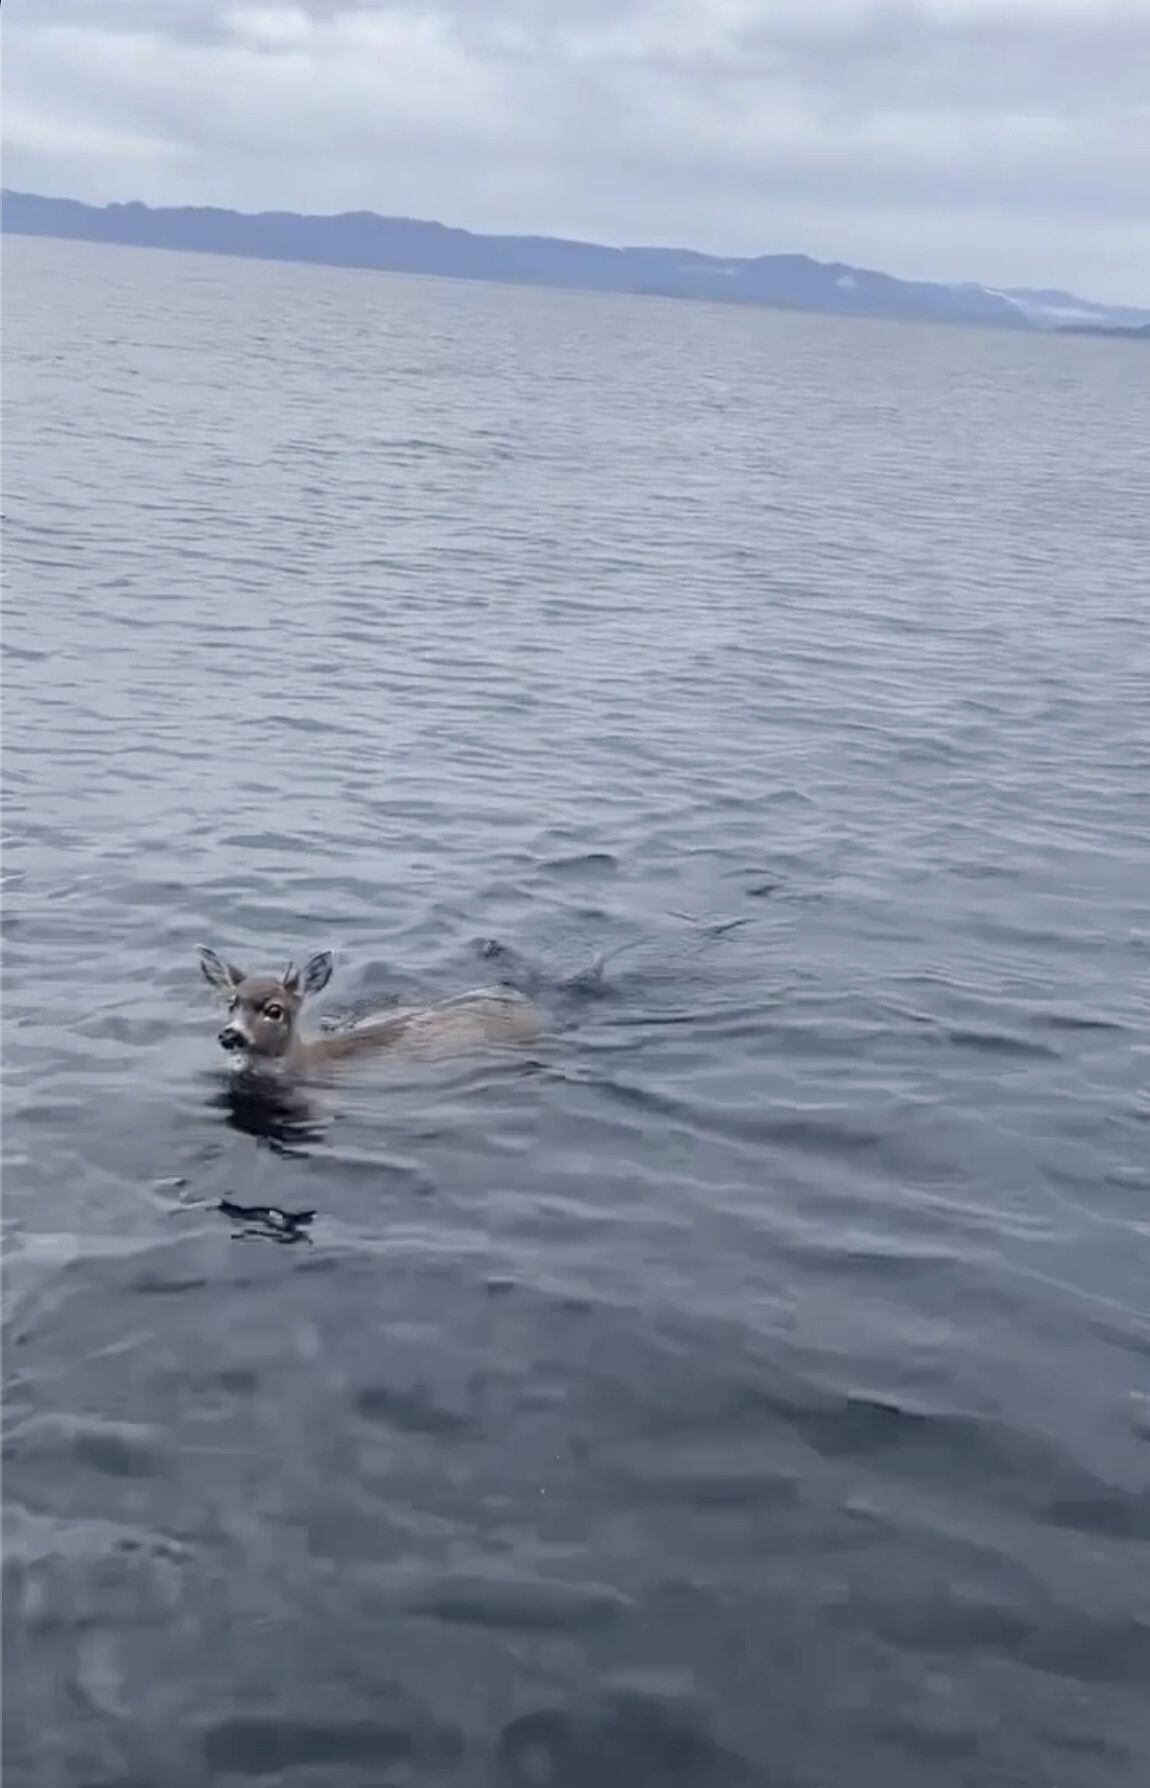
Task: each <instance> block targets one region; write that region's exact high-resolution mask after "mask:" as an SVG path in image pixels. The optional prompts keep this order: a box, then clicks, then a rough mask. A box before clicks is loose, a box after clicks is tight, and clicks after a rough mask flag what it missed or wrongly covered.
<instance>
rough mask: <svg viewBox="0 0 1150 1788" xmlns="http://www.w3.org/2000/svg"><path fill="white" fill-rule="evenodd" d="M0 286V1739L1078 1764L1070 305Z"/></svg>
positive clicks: (1079, 1450) (1122, 508)
mask: <svg viewBox="0 0 1150 1788" xmlns="http://www.w3.org/2000/svg"><path fill="white" fill-rule="evenodd" d="M5 263H6V266H5V279H6V294H5V297H6V309H5V320H6V330H5V335H6V342H5V346H6V355H7V377H6V436H5V449H6V452H5V493H4V494H5V512H6V578H7V595H6V613H5V650H6V672H5V697H6V700H5V714H4V745H5V754H4V755H5V765H4V768H5V777H6V786H7V800H6V829H7V838H8V842H7V847H6V852H5V864H4V869H5V875H6V878H7V881H6V887H5V932H6V945H5V975H6V988H7V992H6V1011H5V1022H6V1049H5V1053H6V1060H7V1074H8V1087H7V1104H6V1125H5V1147H6V1169H5V1182H4V1194H5V1197H4V1221H5V1232H6V1242H7V1297H6V1308H5V1318H4V1320H5V1331H4V1333H5V1359H4V1367H5V1380H6V1414H7V1452H6V1470H5V1482H4V1495H5V1505H6V1516H7V1523H8V1526H7V1558H6V1572H7V1584H6V1588H7V1593H6V1598H5V1623H6V1658H5V1675H6V1684H5V1686H6V1698H5V1721H6V1732H5V1745H6V1763H7V1774H6V1778H5V1780H6V1785H7V1788H57V1785H59V1788H202V1785H205V1784H213V1785H214V1784H217V1783H218V1784H240V1783H243V1782H248V1781H253V1782H269V1783H276V1784H283V1785H284V1788H412V1785H416V1784H418V1785H423V1784H435V1785H437V1788H438V1785H444V1788H484V1785H495V1784H499V1785H507V1788H528V1785H530V1788H719V1785H722V1788H727V1785H728V1784H729V1785H740V1788H749V1785H751V1784H755V1785H759V1788H767V1785H777V1788H934V1785H938V1788H959V1785H962V1788H1000V1785H1002V1784H1020V1785H1023V1784H1024V1785H1025V1788H1094V1785H1096V1784H1098V1785H1101V1784H1106V1785H1110V1784H1131V1785H1133V1784H1141V1783H1142V1782H1143V1781H1144V1780H1145V1779H1146V1774H1147V1769H1148V1766H1150V1713H1148V1711H1147V1709H1148V1706H1150V1697H1148V1690H1150V1567H1148V1558H1150V1548H1148V1545H1147V1541H1148V1540H1150V1488H1148V1485H1150V1471H1148V1465H1150V1447H1148V1444H1147V1443H1148V1441H1150V1323H1148V1321H1147V1307H1148V1303H1150V1299H1148V1295H1147V1284H1148V1268H1150V1175H1148V1171H1147V1122H1146V1120H1147V1115H1148V1113H1147V1106H1146V1104H1145V1102H1144V1101H1143V1093H1142V1090H1141V1089H1143V1088H1144V1086H1145V1080H1146V1066H1147V1060H1148V1055H1147V1046H1148V1041H1150V1028H1148V1016H1150V1014H1148V999H1147V995H1148V987H1150V975H1148V970H1150V952H1148V945H1150V614H1148V608H1150V596H1148V574H1147V566H1148V564H1150V500H1148V492H1147V475H1146V458H1145V448H1146V443H1147V440H1148V439H1150V362H1148V361H1147V360H1146V358H1145V356H1144V353H1143V351H1142V350H1140V349H1139V348H1138V346H1137V345H1136V344H1125V343H1107V342H1101V341H1088V340H1072V339H1064V340H1058V339H1051V338H1037V339H1036V338H1030V337H1024V338H1021V339H1019V338H1017V337H1014V336H1008V335H1002V336H999V335H993V334H989V333H986V334H981V333H976V332H973V331H969V332H964V331H960V330H943V329H930V328H917V329H916V328H913V327H902V326H894V325H891V326H887V325H878V324H875V325H871V324H861V323H859V324H850V323H842V324H840V323H836V322H831V321H826V320H821V319H816V318H803V317H797V316H786V315H778V314H769V313H765V312H758V311H740V310H733V309H722V308H709V307H704V306H690V305H676V304H672V303H660V302H657V301H643V300H638V299H636V300H620V301H616V300H610V299H602V298H587V297H580V296H577V295H556V294H548V293H540V292H535V291H525V290H504V289H496V288H480V287H476V286H468V285H462V284H460V285H451V284H440V283H437V282H434V281H418V280H404V279H398V278H385V277H374V276H371V275H362V274H353V273H345V272H338V271H326V270H317V269H302V268H291V267H275V266H264V265H258V264H246V263H242V262H228V261H225V260H208V259H200V258H195V257H190V256H188V257H180V256H174V255H173V256H164V255H157V254H151V253H143V252H137V251H131V250H118V249H103V248H92V247H80V246H74V245H64V244H57V243H33V242H25V241H20V240H13V239H8V240H7V241H6V243H5ZM201 941H202V942H207V943H210V944H212V945H213V946H215V947H216V948H217V949H218V950H220V951H221V952H225V953H226V954H228V955H229V956H231V957H234V958H236V959H238V960H239V961H240V962H241V964H242V965H243V966H245V967H251V968H275V967H278V966H280V965H281V964H282V963H283V962H284V960H285V959H286V958H287V957H289V956H294V957H295V958H296V959H297V960H298V959H299V958H300V957H301V955H303V954H304V953H306V952H308V951H310V950H313V949H319V948H321V947H323V946H326V945H333V946H334V947H335V948H336V950H337V952H338V956H339V970H338V974H337V977H336V980H335V981H334V982H333V984H332V986H331V988H329V989H328V991H327V993H326V994H324V995H322V996H321V997H320V1000H319V1002H318V1006H319V1011H318V1012H317V1014H316V1019H315V1020H314V1021H313V1022H318V1021H319V1018H320V1016H321V1015H323V1014H332V1013H334V1014H335V1015H336V1016H337V1017H338V1016H339V1015H340V1014H343V1015H345V1016H346V1015H347V1014H348V1013H361V1012H363V1011H366V1010H369V1009H376V1008H378V1009H380V1010H386V1009H387V1006H388V1003H389V1002H391V1001H393V1000H394V999H396V998H397V997H398V998H403V999H406V998H407V997H409V996H411V995H417V996H424V995H429V994H431V995H441V994H447V993H451V992H455V991H460V990H462V989H465V988H468V987H472V986H475V985H477V984H483V983H484V982H491V981H497V982H498V981H507V982H509V983H510V984H512V985H514V986H518V987H520V988H522V989H524V990H526V991H528V992H530V993H531V995H532V996H533V997H534V998H535V999H536V1000H537V1001H538V1003H539V1006H540V1009H541V1011H542V1012H543V1013H544V1017H545V1035H544V1038H543V1040H542V1042H541V1043H540V1045H539V1047H538V1048H536V1049H532V1050H529V1051H527V1052H521V1053H519V1054H517V1055H514V1056H511V1055H508V1054H502V1055H490V1056H485V1057H476V1058H471V1059H465V1060H462V1061H458V1062H448V1063H440V1064H425V1065H418V1064H415V1065H412V1064H409V1065H407V1066H404V1065H402V1064H398V1063H393V1062H392V1063H386V1062H383V1063H377V1064H376V1065H375V1066H374V1067H372V1068H369V1069H366V1070H360V1071H358V1072H357V1073H356V1074H355V1075H354V1076H353V1077H352V1078H351V1079H349V1080H348V1081H347V1082H346V1083H345V1084H343V1085H342V1086H340V1087H338V1088H337V1089H334V1090H328V1091H323V1092H321V1093H315V1094H313V1095H311V1096H310V1103H307V1104H303V1103H295V1104H293V1103H291V1102H290V1101H288V1102H280V1103H279V1104H276V1103H274V1102H272V1101H270V1100H261V1099H258V1098H256V1097H254V1096H253V1095H250V1094H246V1093H243V1092H242V1091H241V1090H240V1083H239V1082H236V1081H232V1082H229V1081H228V1080H227V1078H226V1076H225V1074H224V1071H223V1070H224V1063H223V1058H222V1054H221V1052H220V1051H219V1050H218V1048H217V1047H216V1044H215V1032H216V1029H217V1027H218V1023H219V1018H218V1014H217V1012H216V1009H215V1008H214V1007H213V1005H212V1001H211V997H210V995H209V993H208V990H207V989H206V988H205V987H204V986H203V985H202V983H201V982H200V980H199V976H198V972H197V966H196V960H195V945H196V944H197V943H199V942H201ZM1140 1101H1143V1102H1140ZM221 1198H231V1199H233V1200H238V1201H240V1202H246V1203H263V1204H270V1205H275V1206H279V1207H283V1208H286V1209H289V1210H292V1211H296V1210H306V1209H310V1210H314V1212H315V1217H314V1220H313V1222H312V1224H311V1226H310V1228H309V1229H307V1230H306V1232H301V1239H300V1240H299V1241H298V1243H296V1244H295V1245H291V1246H286V1245H279V1243H278V1242H277V1241H276V1235H277V1233H280V1232H276V1231H274V1230H269V1229H268V1228H267V1227H266V1226H264V1225H261V1224H260V1223H259V1222H258V1221H254V1220H248V1221H245V1220H243V1219H229V1218H228V1217H227V1216H225V1215H224V1214H222V1213H221V1212H220V1211H219V1209H218V1204H219V1201H220V1199H221Z"/></svg>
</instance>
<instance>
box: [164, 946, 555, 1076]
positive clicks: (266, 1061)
mask: <svg viewBox="0 0 1150 1788" xmlns="http://www.w3.org/2000/svg"><path fill="white" fill-rule="evenodd" d="M199 956H200V969H201V972H202V974H203V976H204V979H205V980H206V981H207V983H208V985H209V986H210V987H211V988H212V989H213V990H214V991H215V992H217V993H219V994H221V995H222V996H223V998H224V999H225V1000H226V1002H227V1010H228V1018H227V1023H226V1024H225V1025H224V1027H223V1029H222V1030H221V1031H220V1033H219V1043H220V1047H221V1048H222V1049H225V1050H226V1051H227V1052H228V1054H229V1055H231V1056H232V1057H233V1059H234V1062H235V1066H236V1067H237V1068H239V1069H247V1070H252V1071H257V1072H272V1073H279V1074H289V1075H292V1076H298V1077H308V1076H314V1075H316V1074H318V1073H322V1072H323V1070H325V1069H330V1068H334V1067H339V1066H342V1065H345V1064H347V1063H349V1062H351V1061H353V1060H355V1059H357V1058H359V1057H362V1056H365V1055H370V1054H375V1053H380V1052H388V1051H393V1052H397V1053H399V1054H401V1055H404V1056H422V1057H427V1056H433V1057H434V1056H442V1055H455V1054H459V1053H461V1052H463V1051H466V1050H470V1049H475V1048H480V1047H482V1046H483V1045H485V1044H486V1045H498V1044H515V1043H530V1042H533V1041H534V1040H535V1038H536V1037H537V1035H538V1017H537V1014H536V1011H535V1008H534V1007H533V1006H532V1005H531V1003H530V1001H529V1000H527V999H525V998H524V997H523V995H522V994H519V993H515V992H513V991H512V990H511V989H509V988H499V987H496V988H477V989H475V990H474V991H472V992H470V993H462V994H456V995H455V996H454V997H452V998H450V999H446V1000H440V1001H438V1002H436V1003H434V1004H432V1005H427V1006H407V1007H401V1008H399V1009H398V1010H397V1011H394V1012H390V1013H389V1014H388V1015H387V1017H386V1018H381V1019H375V1020H373V1021H372V1022H370V1023H368V1024H361V1025H356V1026H355V1027H354V1028H353V1029H351V1030H347V1031H342V1032H336V1033H333V1034H329V1035H326V1036H322V1037H313V1038H306V1037H302V1036H301V1035H300V1031H299V1019H300V1012H301V1009H302V1007H303V1004H304V1001H305V1000H306V999H307V998H308V997H309V996H310V995H312V994H316V993H322V992H323V989H324V988H325V987H326V986H327V984H328V982H329V981H330V980H331V976H332V970H333V968H334V966H335V959H334V955H333V952H332V951H331V950H321V951H320V952H319V953H318V955H315V956H312V957H309V959H308V961H307V962H305V963H304V965H303V967H302V968H301V969H298V970H297V969H296V968H295V966H294V964H292V963H289V964H288V966H287V968H286V969H285V970H284V971H283V973H282V974H280V975H249V974H247V973H246V972H245V970H243V969H241V968H237V967H236V965H235V964H234V963H232V962H225V961H224V960H223V959H222V958H221V957H220V956H217V954H216V952H215V951H214V950H209V949H208V948H207V946H206V945H201V946H200V950H199Z"/></svg>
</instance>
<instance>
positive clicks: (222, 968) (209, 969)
mask: <svg viewBox="0 0 1150 1788" xmlns="http://www.w3.org/2000/svg"><path fill="white" fill-rule="evenodd" d="M200 972H201V973H202V975H203V977H204V980H205V981H206V982H207V983H208V986H209V987H214V988H216V989H217V991H218V992H220V993H234V992H235V990H236V988H237V987H238V986H239V984H240V982H241V981H242V980H244V978H245V977H244V971H243V969H238V968H237V967H236V965H235V963H234V962H223V961H221V959H220V958H219V957H218V956H217V955H216V953H215V951H214V950H209V949H208V948H207V946H206V945H205V944H201V945H200Z"/></svg>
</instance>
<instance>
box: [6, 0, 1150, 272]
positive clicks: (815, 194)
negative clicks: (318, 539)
mask: <svg viewBox="0 0 1150 1788" xmlns="http://www.w3.org/2000/svg"><path fill="white" fill-rule="evenodd" d="M3 79H4V108H3V179H4V184H5V185H7V186H10V187H16V188H19V189H21V190H24V191H28V192H40V193H48V194H56V195H60V196H67V197H71V198H79V199H86V200H88V201H90V202H97V203H101V202H106V201H108V200H112V199H131V198H137V199H143V200H144V201H145V202H147V203H149V204H156V205H160V204H215V205H226V206H232V207H234V208H236V209H238V210H260V209H277V208H278V209H288V210H295V211H319V212H331V211H348V210H372V211H379V212H383V213H385V214H389V215H402V216H408V217H425V218H434V219H437V220H438V221H440V222H443V223H449V224H456V225H462V226H463V227H465V228H468V229H474V230H481V231H496V232H502V231H509V232H532V233H538V234H543V235H566V236H576V237H581V238H583V239H586V240H592V241H599V242H610V243H616V244H648V245H650V244H658V245H664V246H673V247H690V248H699V249H704V250H708V251H710V252H712V253H717V254H726V255H736V254H765V253H783V252H802V253H806V254H811V255H814V256H816V257H818V258H819V259H823V260H844V261H850V262H854V263H857V264H861V265H863V266H870V267H878V268H881V269H883V270H884V271H887V272H891V273H896V274H901V275H903V276H904V277H908V278H925V279H931V278H937V279H978V280H982V281H985V282H986V283H988V284H991V285H1032V286H1063V287H1069V288H1070V289H1071V290H1077V291H1080V292H1083V293H1085V294H1086V295H1088V296H1090V297H1094V298H1100V299H1109V300H1110V301H1112V302H1115V303H1132V304H1143V305H1147V306H1150V0H295V3H292V4H267V5H245V4H243V3H242V0H239V3H234V4H229V3H227V0H6V4H5V6H4V66H3Z"/></svg>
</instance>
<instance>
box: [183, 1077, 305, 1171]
mask: <svg viewBox="0 0 1150 1788" xmlns="http://www.w3.org/2000/svg"><path fill="white" fill-rule="evenodd" d="M217 1078H218V1085H217V1087H216V1089H215V1091H214V1092H213V1093H212V1094H211V1096H210V1098H209V1100H208V1104H209V1106H210V1107H211V1109H213V1110H215V1111H218V1112H221V1113H222V1114H223V1117H224V1121H225V1122H226V1123H228V1124H229V1125H230V1126H231V1128H232V1129H233V1130H238V1131H239V1132H240V1134H241V1135H243V1136H252V1137H254V1138H255V1139H256V1141H257V1142H259V1143H262V1144H263V1145H264V1146H265V1147H266V1148H269V1149H272V1150H274V1151H275V1153H277V1154H280V1155H288V1156H291V1155H301V1154H303V1153H305V1152H306V1149H307V1146H308V1144H310V1143H316V1142H319V1141H320V1140H321V1139H322V1137H323V1134H324V1130H325V1121H324V1117H323V1114H322V1113H321V1112H320V1110H319V1108H318V1106H317V1105H316V1104H315V1103H314V1102H313V1101H312V1100H310V1099H309V1098H308V1096H307V1094H306V1092H305V1091H304V1090H303V1089H302V1088H301V1087H299V1086H297V1085H296V1084H294V1083H293V1082H292V1081H290V1080H288V1079H286V1078H285V1077H284V1076H282V1075H280V1074H274V1073H260V1072H258V1071H256V1070H254V1069H251V1068H247V1067H245V1068H243V1069H240V1070H239V1071H236V1072H230V1073H229V1072H227V1071H225V1072H224V1073H223V1074H221V1075H219V1076H218V1077H217Z"/></svg>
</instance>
